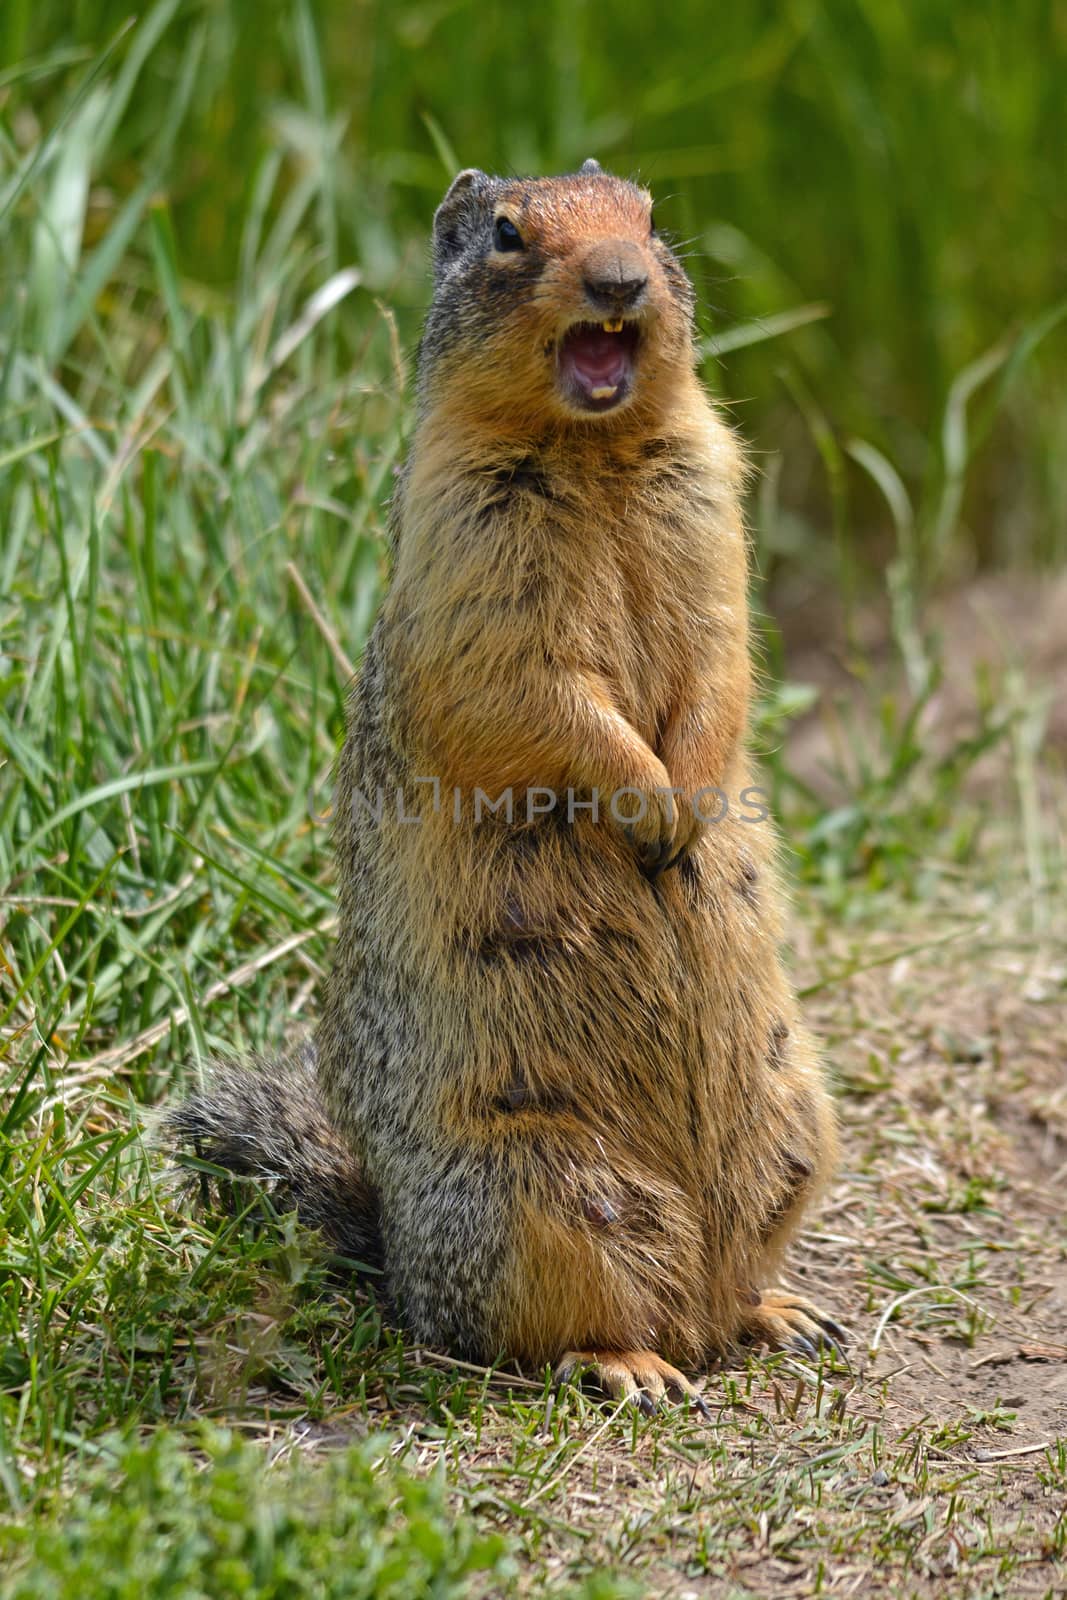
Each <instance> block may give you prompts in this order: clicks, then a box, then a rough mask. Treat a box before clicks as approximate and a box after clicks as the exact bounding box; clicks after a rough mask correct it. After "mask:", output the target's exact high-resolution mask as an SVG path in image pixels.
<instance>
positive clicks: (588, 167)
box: [578, 156, 604, 178]
mask: <svg viewBox="0 0 1067 1600" xmlns="http://www.w3.org/2000/svg"><path fill="white" fill-rule="evenodd" d="M603 170H604V168H603V167H602V166H601V165H600V162H599V161H594V160H593V158H592V156H590V157H589V160H588V161H583V162H582V164H581V166H580V167H579V168H578V172H579V174H580V176H581V177H583V178H592V177H594V176H595V174H596V173H598V172H603Z"/></svg>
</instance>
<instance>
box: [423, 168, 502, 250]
mask: <svg viewBox="0 0 1067 1600" xmlns="http://www.w3.org/2000/svg"><path fill="white" fill-rule="evenodd" d="M488 182H489V179H488V177H487V175H486V174H485V173H484V172H481V171H479V169H478V168H477V167H465V168H464V169H463V171H462V172H460V173H457V175H456V176H455V177H454V178H453V179H452V182H451V184H450V185H449V188H448V192H447V194H446V195H445V197H444V199H443V200H442V201H441V204H440V205H439V206H438V208H437V210H436V212H435V213H434V219H433V255H434V264H435V266H437V267H442V266H445V265H447V263H448V262H449V261H450V260H451V259H452V257H453V256H454V255H457V254H458V253H459V251H460V250H461V249H462V248H463V244H464V240H465V237H466V230H465V228H464V227H463V219H464V216H465V214H466V211H467V203H468V201H470V200H472V199H474V198H475V196H476V195H477V194H478V193H479V191H480V190H481V189H482V188H484V186H485V185H486V184H487V183H488Z"/></svg>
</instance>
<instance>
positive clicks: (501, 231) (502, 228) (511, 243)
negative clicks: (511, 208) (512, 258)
mask: <svg viewBox="0 0 1067 1600" xmlns="http://www.w3.org/2000/svg"><path fill="white" fill-rule="evenodd" d="M493 247H494V249H496V250H521V249H522V247H523V245H522V234H521V233H520V232H519V230H518V228H516V226H515V224H514V223H513V222H512V220H511V218H510V217H497V219H496V221H495V222H494V223H493Z"/></svg>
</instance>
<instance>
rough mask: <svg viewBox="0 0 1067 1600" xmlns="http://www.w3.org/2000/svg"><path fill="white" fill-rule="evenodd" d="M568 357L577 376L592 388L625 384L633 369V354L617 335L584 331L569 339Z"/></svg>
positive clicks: (595, 330) (591, 329) (574, 334)
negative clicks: (630, 358)
mask: <svg viewBox="0 0 1067 1600" xmlns="http://www.w3.org/2000/svg"><path fill="white" fill-rule="evenodd" d="M566 349H567V355H568V356H569V357H570V361H571V366H572V368H573V370H574V372H575V373H576V375H577V376H578V377H579V378H580V379H581V380H582V381H583V382H584V383H586V384H588V385H589V387H590V388H591V389H600V388H609V387H611V385H613V384H618V383H621V382H622V380H623V378H624V377H625V376H626V372H627V368H628V366H629V351H628V350H627V348H626V345H625V343H624V341H623V340H622V339H621V338H620V337H619V335H618V334H617V333H605V332H604V331H603V330H602V329H601V328H582V329H579V330H578V331H577V332H575V333H572V334H571V335H570V337H569V338H568V339H567V344H566Z"/></svg>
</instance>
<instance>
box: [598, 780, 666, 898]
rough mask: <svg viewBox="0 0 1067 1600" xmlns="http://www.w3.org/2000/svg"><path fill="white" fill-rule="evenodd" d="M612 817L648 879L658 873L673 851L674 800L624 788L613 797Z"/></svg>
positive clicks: (664, 792)
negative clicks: (616, 821)
mask: <svg viewBox="0 0 1067 1600" xmlns="http://www.w3.org/2000/svg"><path fill="white" fill-rule="evenodd" d="M612 815H613V816H614V817H615V818H616V819H617V820H618V823H619V826H620V827H621V829H622V831H623V833H624V834H625V836H626V838H627V839H628V840H629V843H630V846H631V848H632V850H633V852H634V855H635V856H636V857H637V859H638V861H639V863H640V865H641V867H642V868H643V869H644V871H645V872H647V873H648V874H649V876H650V877H654V876H655V875H656V874H657V873H659V872H662V871H663V870H664V868H665V867H666V866H667V864H668V862H670V860H671V858H672V856H673V855H674V854H675V851H676V848H677V833H678V822H679V813H678V804H677V799H676V797H675V796H673V795H671V794H670V793H668V792H666V791H659V790H655V789H653V790H651V791H649V790H645V789H642V790H637V789H628V790H625V791H623V792H622V793H620V794H618V795H616V796H615V797H614V798H613V800H612Z"/></svg>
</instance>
